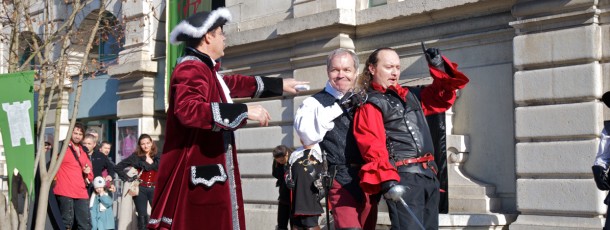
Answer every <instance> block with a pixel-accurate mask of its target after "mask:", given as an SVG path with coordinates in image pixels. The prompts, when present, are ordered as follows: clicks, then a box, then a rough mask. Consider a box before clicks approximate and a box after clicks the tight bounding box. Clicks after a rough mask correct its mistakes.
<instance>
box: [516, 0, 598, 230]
mask: <svg viewBox="0 0 610 230" xmlns="http://www.w3.org/2000/svg"><path fill="white" fill-rule="evenodd" d="M604 2H605V4H607V2H608V1H592V0H591V1H590V0H572V1H524V0H521V1H517V3H516V4H515V5H514V6H513V9H512V14H513V16H514V17H515V18H516V21H514V22H511V23H510V25H511V26H513V27H514V28H515V31H516V35H517V36H516V37H515V38H514V40H513V45H514V46H513V51H514V67H515V69H516V72H515V75H514V83H515V94H514V95H515V98H514V99H515V106H516V107H515V138H516V143H517V144H516V148H515V149H516V150H515V151H516V152H515V154H516V166H517V168H516V173H517V207H518V211H519V212H520V213H521V215H520V216H519V217H518V218H517V220H516V222H515V223H513V224H512V225H511V226H510V228H511V229H541V228H544V229H601V228H602V225H603V221H604V219H603V216H602V215H603V214H604V213H605V208H606V207H605V205H604V204H603V200H604V197H605V193H604V192H600V191H599V190H597V188H596V186H595V183H594V181H593V179H592V175H591V165H592V164H593V160H594V158H595V153H596V151H597V145H598V143H599V139H598V135H599V133H600V132H601V130H602V128H603V126H602V121H603V113H602V111H603V105H602V103H600V102H599V101H598V99H599V98H600V97H601V95H602V92H603V87H602V85H603V84H602V83H604V81H603V76H604V75H606V76H607V73H606V72H607V71H608V64H606V63H604V62H607V55H608V52H605V55H606V58H605V60H604V58H603V56H602V48H603V47H604V44H605V49H606V50H608V48H607V47H608V44H610V43H609V42H608V40H609V39H608V34H609V33H608V26H607V25H605V23H607V16H604V17H605V18H606V20H604V21H605V22H604V21H602V20H600V19H602V18H604V17H600V16H601V15H602V12H604V11H607V8H608V7H607V6H603V8H606V10H602V9H600V8H602V4H604ZM604 31H605V32H604ZM606 78H607V77H606ZM605 84H608V83H607V82H605Z"/></svg>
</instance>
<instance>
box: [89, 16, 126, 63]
mask: <svg viewBox="0 0 610 230" xmlns="http://www.w3.org/2000/svg"><path fill="white" fill-rule="evenodd" d="M123 44H125V36H124V28H123V26H122V25H121V24H120V23H119V21H118V19H117V18H116V17H115V16H114V15H113V14H112V13H110V12H108V11H106V12H104V15H103V17H102V20H101V22H100V26H99V28H98V31H97V35H96V38H95V41H94V43H93V48H92V50H91V53H90V54H89V57H90V58H96V59H97V60H98V61H99V64H100V68H101V69H105V68H107V67H108V66H109V65H112V64H117V58H118V56H119V52H120V51H121V48H122V47H123Z"/></svg>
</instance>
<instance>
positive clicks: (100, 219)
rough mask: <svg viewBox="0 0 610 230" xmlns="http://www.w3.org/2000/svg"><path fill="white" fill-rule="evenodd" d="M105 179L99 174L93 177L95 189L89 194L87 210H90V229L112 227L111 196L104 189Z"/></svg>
mask: <svg viewBox="0 0 610 230" xmlns="http://www.w3.org/2000/svg"><path fill="white" fill-rule="evenodd" d="M105 187H106V181H105V180H104V178H102V177H101V176H98V177H96V178H94V179H93V188H94V189H95V191H94V192H93V193H92V194H91V200H90V201H89V210H90V211H91V224H92V227H93V228H92V229H93V230H96V229H100V230H102V229H114V215H113V212H112V198H111V197H110V196H109V195H108V192H107V191H106V190H105Z"/></svg>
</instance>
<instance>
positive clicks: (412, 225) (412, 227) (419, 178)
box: [386, 172, 440, 230]
mask: <svg viewBox="0 0 610 230" xmlns="http://www.w3.org/2000/svg"><path fill="white" fill-rule="evenodd" d="M399 175H400V184H401V185H404V186H407V187H408V188H407V189H406V190H405V193H404V194H403V195H402V199H403V200H405V202H406V203H407V204H408V205H409V208H411V210H412V211H413V213H415V216H417V219H419V222H420V223H422V224H423V225H424V227H425V228H426V229H427V230H429V229H438V202H439V199H440V191H439V182H438V180H437V179H436V178H429V177H426V176H425V175H423V174H417V173H404V172H401V173H399ZM386 203H387V204H388V211H389V214H390V221H391V222H392V228H391V229H392V230H416V229H417V230H419V229H421V227H419V225H418V224H417V223H416V222H415V221H414V220H413V217H411V214H409V212H408V211H407V210H406V208H405V206H403V205H402V203H399V202H395V201H391V200H386Z"/></svg>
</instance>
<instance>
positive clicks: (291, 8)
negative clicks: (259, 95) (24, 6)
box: [0, 0, 610, 229]
mask: <svg viewBox="0 0 610 230" xmlns="http://www.w3.org/2000/svg"><path fill="white" fill-rule="evenodd" d="M224 5H225V6H226V7H227V8H228V9H229V10H230V11H231V13H232V14H233V19H234V21H233V22H232V23H230V24H228V25H226V26H225V28H224V29H225V32H226V34H227V45H228V47H227V49H226V52H225V54H226V56H225V57H224V58H223V60H222V63H223V71H225V72H226V73H241V74H251V75H267V76H275V77H295V78H296V79H298V80H306V81H310V82H311V86H312V90H310V91H308V92H305V93H302V94H300V95H297V96H283V97H277V98H271V99H266V100H238V101H239V102H245V103H259V104H263V106H265V107H266V108H267V109H268V111H269V112H270V114H271V117H272V123H271V124H270V126H269V127H258V125H256V124H249V125H248V126H247V127H246V128H243V129H241V130H239V131H237V147H238V150H239V155H238V156H239V162H240V170H241V172H242V182H243V184H244V186H243V187H244V189H245V192H244V200H245V202H246V215H247V226H248V229H272V228H273V226H274V225H275V210H276V207H275V205H274V204H275V202H276V198H277V192H276V191H277V189H276V188H275V187H274V185H275V179H273V178H272V177H271V162H272V157H271V149H272V148H273V147H275V146H277V145H279V144H286V145H289V146H297V145H298V144H299V140H298V137H297V136H296V135H295V133H294V131H293V128H292V120H293V116H294V113H295V111H296V109H297V108H298V106H299V105H300V104H301V102H302V101H303V100H304V99H305V98H306V97H307V96H308V95H310V94H312V93H315V92H317V91H318V90H320V89H322V88H323V86H324V83H325V81H326V79H327V78H326V72H325V60H326V54H327V53H328V52H329V51H331V50H333V49H336V48H348V49H353V50H355V51H356V53H357V54H358V55H359V57H360V60H362V62H363V60H366V58H367V57H368V55H369V54H370V53H371V52H372V51H373V50H375V49H376V48H379V47H392V48H394V49H396V50H397V52H398V54H399V56H400V58H401V69H402V72H401V81H402V82H404V83H405V84H425V83H427V82H429V79H427V78H426V76H427V75H428V73H427V69H426V66H425V59H424V58H423V55H422V52H421V47H420V42H421V41H423V42H425V43H426V45H427V46H428V47H438V48H439V49H440V50H441V51H442V53H443V54H444V55H446V56H448V57H449V58H450V59H452V60H454V61H455V62H457V63H458V64H459V65H460V69H461V70H462V71H463V72H464V73H466V74H467V75H468V76H469V77H470V79H471V82H470V83H469V85H468V86H467V87H466V88H465V89H463V90H461V91H460V92H459V98H458V100H457V102H456V104H455V106H454V107H453V108H452V110H451V111H450V112H448V113H447V123H448V126H447V135H448V136H447V140H448V146H447V147H448V169H449V170H448V171H449V213H448V214H442V215H441V218H440V225H441V226H440V228H441V229H462V228H468V229H501V228H510V229H600V228H601V226H602V225H603V222H604V220H605V219H604V218H605V213H606V206H605V205H604V204H603V200H604V198H605V196H606V193H605V192H601V191H599V190H597V189H596V187H595V184H594V182H593V179H592V176H591V173H590V167H591V165H592V162H593V160H594V157H595V153H596V151H597V145H598V143H599V133H600V132H601V130H602V127H603V120H604V119H610V116H609V115H608V110H607V109H606V108H605V106H603V104H602V103H600V101H599V98H600V97H601V95H602V94H603V92H605V91H608V90H610V84H609V83H608V82H610V64H609V63H608V61H609V60H610V39H609V36H610V24H609V22H610V13H609V12H610V1H608V0H445V1H440V0H433V1H431V0H348V1H346V0H291V1H289V0H225V1H224ZM117 6H120V7H117ZM165 6H166V5H165V2H163V1H151V0H134V1H131V0H130V1H116V2H115V5H112V6H111V7H109V8H108V11H109V12H112V13H113V14H114V15H115V16H116V17H117V18H118V19H119V20H126V19H127V20H128V21H129V22H127V23H125V26H126V28H127V29H126V30H125V32H126V34H125V38H126V39H125V44H124V46H123V47H124V48H123V50H122V51H121V52H120V53H118V65H115V66H113V67H111V68H110V70H109V73H108V78H107V83H106V86H107V88H105V89H103V90H102V91H101V92H100V93H101V94H104V95H107V96H108V95H110V96H112V95H116V97H114V99H107V100H104V103H107V102H108V100H110V101H112V100H114V101H116V106H115V108H114V110H113V111H112V110H111V111H112V112H106V113H100V114H91V113H92V112H91V111H94V110H95V108H93V107H94V106H93V105H90V106H89V107H88V108H90V109H89V110H88V111H85V112H84V113H83V114H82V115H79V117H80V119H81V120H83V121H89V122H91V123H92V124H107V127H106V129H108V130H107V132H109V133H113V132H118V128H117V126H120V125H121V123H129V122H135V123H137V124H138V126H139V127H140V129H139V133H149V134H152V135H153V136H154V137H155V138H156V139H158V140H160V142H162V140H163V138H164V137H163V130H164V128H163V126H164V123H165V122H164V117H165V115H164V108H165V101H164V96H165V90H164V85H165V57H164V56H165V50H164V47H165V37H164V36H165V33H166V31H165V21H164V20H165V19H164V18H165ZM151 15H157V16H156V17H151ZM3 47H4V48H3ZM0 51H3V52H6V44H4V46H3V44H0ZM2 61H3V60H0V71H5V70H3V69H2V67H1V66H2V65H5V64H2ZM361 64H363V63H361ZM93 88H95V87H93ZM93 103H94V104H95V103H102V102H100V101H99V100H97V101H96V100H94V102H93ZM84 106H87V105H84ZM91 108H93V109H91ZM79 114H80V113H79ZM98 120H108V121H105V122H106V123H104V122H99V121H98ZM64 122H65V121H64ZM102 126H103V125H102ZM113 129H114V130H115V131H113ZM114 134H116V133H114ZM112 136H113V135H109V138H111V137H112ZM115 136H116V135H115ZM115 139H118V137H117V138H115ZM160 144H162V143H160ZM382 203H383V202H382ZM381 210H382V213H380V218H379V222H378V224H379V227H380V229H384V227H387V225H389V223H390V221H389V218H388V216H387V214H386V213H384V212H383V210H385V208H384V207H382V208H381Z"/></svg>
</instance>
